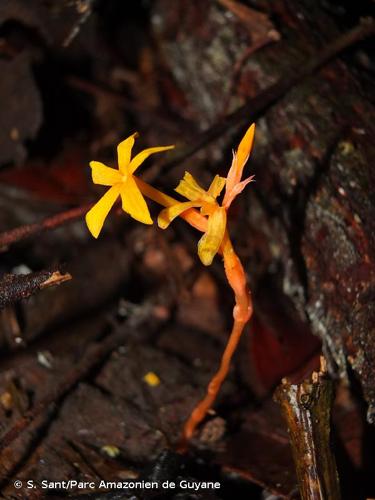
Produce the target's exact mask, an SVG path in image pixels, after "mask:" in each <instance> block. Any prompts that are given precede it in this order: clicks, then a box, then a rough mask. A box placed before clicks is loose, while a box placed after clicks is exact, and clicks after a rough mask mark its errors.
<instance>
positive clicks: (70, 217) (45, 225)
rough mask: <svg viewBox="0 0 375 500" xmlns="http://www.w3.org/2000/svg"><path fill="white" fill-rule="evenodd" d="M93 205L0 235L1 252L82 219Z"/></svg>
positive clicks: (62, 213)
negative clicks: (20, 242)
mask: <svg viewBox="0 0 375 500" xmlns="http://www.w3.org/2000/svg"><path fill="white" fill-rule="evenodd" d="M92 205H93V203H88V204H85V205H81V206H80V207H76V208H72V209H70V210H66V211H64V212H60V213H58V214H56V215H52V216H51V217H47V218H46V219H44V220H43V221H42V222H36V223H35V224H27V225H25V226H20V227H16V228H15V229H11V230H10V231H5V232H3V233H0V251H4V250H6V249H7V247H8V246H9V245H11V244H12V243H16V242H18V241H22V240H25V239H26V238H28V237H29V236H34V235H35V234H39V233H41V232H42V231H46V230H47V229H53V228H56V227H59V226H62V225H63V224H65V223H66V222H72V221H74V220H77V219H80V218H81V217H82V216H83V215H84V214H85V213H86V212H87V211H88V210H89V209H90V208H91V207H92Z"/></svg>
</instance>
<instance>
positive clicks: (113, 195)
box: [86, 184, 120, 238]
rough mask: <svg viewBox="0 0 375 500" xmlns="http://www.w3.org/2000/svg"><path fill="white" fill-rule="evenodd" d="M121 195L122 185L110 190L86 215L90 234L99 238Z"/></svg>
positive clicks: (116, 185)
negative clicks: (109, 214)
mask: <svg viewBox="0 0 375 500" xmlns="http://www.w3.org/2000/svg"><path fill="white" fill-rule="evenodd" d="M119 194H120V184H115V185H114V186H112V187H111V189H108V191H107V192H106V193H105V195H104V196H102V198H100V200H99V201H98V203H96V204H95V205H94V206H93V207H92V208H91V210H89V211H88V212H87V214H86V224H87V227H88V228H89V231H90V233H91V234H92V235H93V236H94V238H97V237H98V236H99V234H100V231H101V230H102V227H103V224H104V221H105V219H106V217H107V215H108V213H109V211H110V210H111V208H112V207H113V204H114V202H115V201H116V199H117V197H118V195H119Z"/></svg>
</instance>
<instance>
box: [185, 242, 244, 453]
mask: <svg viewBox="0 0 375 500" xmlns="http://www.w3.org/2000/svg"><path fill="white" fill-rule="evenodd" d="M221 250H222V253H223V257H224V267H225V274H226V276H227V279H228V282H229V284H230V286H231V287H232V289H233V291H234V294H235V299H236V303H235V306H234V309H233V318H234V322H233V328H232V332H231V334H230V336H229V339H228V342H227V345H226V347H225V350H224V353H223V355H222V358H221V363H220V367H219V369H218V371H217V372H216V373H215V375H214V376H213V377H212V379H211V381H210V383H209V384H208V387H207V392H206V395H205V397H204V398H203V399H202V401H201V402H200V403H198V404H197V406H196V407H195V408H194V410H193V411H192V413H191V415H190V417H189V419H188V420H187V422H186V424H185V426H184V430H183V436H182V448H185V447H186V444H187V442H188V441H189V440H190V439H191V437H192V436H193V434H194V431H195V429H196V427H197V426H198V425H199V423H200V422H201V421H202V420H203V419H204V418H205V416H206V415H207V412H208V411H209V409H210V408H211V406H212V405H213V403H214V402H215V399H216V397H217V395H218V392H219V390H220V388H221V385H222V383H223V381H224V380H225V378H226V376H227V375H228V372H229V369H230V363H231V360H232V357H233V354H234V352H235V350H236V348H237V346H238V343H239V341H240V338H241V334H242V332H243V330H244V327H245V325H246V323H247V322H248V321H249V319H250V317H251V315H252V312H253V309H252V302H251V296H250V292H249V290H248V287H247V284H246V275H245V271H244V268H243V267H242V264H241V261H240V259H239V258H238V256H237V255H236V253H235V251H234V249H233V246H232V243H231V241H230V239H229V236H228V233H226V234H225V237H224V241H223V243H222V247H221Z"/></svg>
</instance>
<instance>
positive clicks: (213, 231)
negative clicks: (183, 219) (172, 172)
mask: <svg viewBox="0 0 375 500" xmlns="http://www.w3.org/2000/svg"><path fill="white" fill-rule="evenodd" d="M224 185H225V179H224V178H223V177H220V176H218V175H216V176H215V178H214V180H213V181H212V183H211V185H210V187H209V188H208V191H205V190H204V189H203V188H201V187H200V186H199V184H198V183H197V181H196V180H195V179H194V177H193V176H192V175H191V174H189V172H185V175H184V178H183V179H182V181H181V182H180V183H179V185H178V186H177V188H176V189H175V191H177V193H179V194H181V195H183V196H185V198H187V199H188V200H190V201H187V202H182V203H176V204H175V205H172V206H170V207H168V208H165V209H164V210H162V211H161V212H160V214H159V217H158V225H159V227H160V228H162V229H165V228H167V227H168V226H169V224H170V223H171V222H172V221H173V220H174V219H175V218H176V217H178V216H179V215H181V214H182V213H183V212H185V211H186V210H188V209H189V208H200V209H201V213H202V215H207V216H208V222H207V231H206V232H205V233H204V234H203V236H202V238H201V239H200V240H199V243H198V255H199V258H200V259H201V261H202V263H203V264H204V265H205V266H209V265H210V264H211V263H212V260H213V258H214V257H215V255H216V253H217V252H218V250H219V248H220V245H221V242H222V241H223V238H224V233H225V228H226V223H227V213H226V209H225V208H224V207H220V205H219V204H218V203H217V201H216V198H217V197H218V196H219V195H220V193H221V191H222V190H223V187H224Z"/></svg>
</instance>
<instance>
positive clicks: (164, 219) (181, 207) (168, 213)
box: [158, 201, 200, 229]
mask: <svg viewBox="0 0 375 500" xmlns="http://www.w3.org/2000/svg"><path fill="white" fill-rule="evenodd" d="M199 206H200V203H199V202H196V201H185V202H183V203H176V204H175V205H172V206H171V207H168V208H165V209H164V210H162V211H161V212H160V214H159V217H158V226H159V227H160V228H161V229H166V228H167V227H168V226H169V224H170V223H171V222H172V221H173V220H174V219H175V218H176V217H178V216H179V215H181V214H182V213H183V212H185V211H186V210H188V209H189V208H194V207H199Z"/></svg>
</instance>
